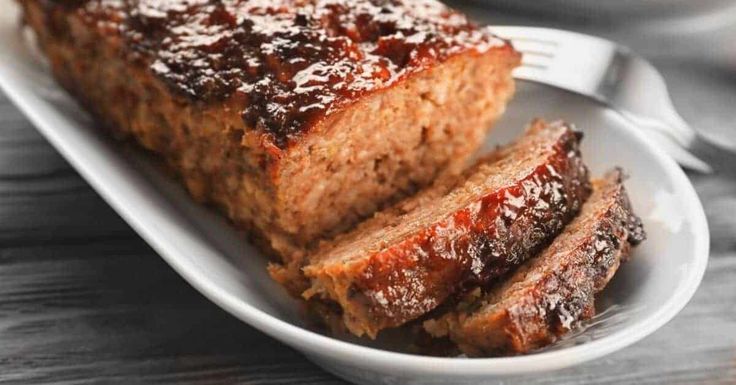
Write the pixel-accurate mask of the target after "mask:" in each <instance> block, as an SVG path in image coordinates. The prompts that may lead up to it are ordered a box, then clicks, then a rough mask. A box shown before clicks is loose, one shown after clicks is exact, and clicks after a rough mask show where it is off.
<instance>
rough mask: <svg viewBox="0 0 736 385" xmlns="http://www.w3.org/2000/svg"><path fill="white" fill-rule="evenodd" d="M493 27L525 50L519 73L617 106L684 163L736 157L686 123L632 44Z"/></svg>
mask: <svg viewBox="0 0 736 385" xmlns="http://www.w3.org/2000/svg"><path fill="white" fill-rule="evenodd" d="M493 32H494V33H496V34H497V35H498V36H500V37H502V38H505V39H508V40H511V42H512V43H513V45H514V47H515V48H516V49H517V50H518V51H520V52H521V53H522V54H523V59H522V65H521V66H520V67H519V68H517V69H516V71H515V72H514V77H515V78H517V79H521V80H527V81H532V82H536V83H543V84H548V85H551V86H555V87H558V88H562V89H565V90H568V91H571V92H574V93H577V94H581V95H585V96H588V97H591V98H594V99H595V100H597V101H599V102H600V103H603V104H605V105H608V106H609V107H611V108H613V109H615V110H618V111H619V112H620V113H621V114H622V115H624V116H625V117H627V118H629V119H630V120H631V121H633V122H634V123H635V124H636V125H637V126H639V127H642V128H644V129H646V131H647V134H648V136H650V137H651V138H652V139H653V140H655V141H656V142H657V144H659V145H660V146H661V147H662V148H663V149H664V150H665V151H666V152H667V153H669V154H670V155H671V156H672V157H673V158H674V159H675V160H676V161H677V162H678V163H680V165H682V166H684V167H687V168H690V169H694V170H699V171H701V172H706V173H710V172H712V171H713V167H712V166H714V165H715V164H716V163H718V164H721V163H724V162H723V161H722V159H724V158H729V159H732V160H734V161H736V153H735V152H733V149H726V148H725V147H721V146H719V145H717V144H716V143H714V142H712V141H711V140H709V139H708V138H706V137H704V136H703V135H701V134H700V133H699V132H698V131H696V130H694V129H693V128H692V127H690V126H689V125H688V124H687V122H685V120H684V119H683V118H682V117H681V116H680V115H679V114H678V113H677V111H676V110H675V107H674V106H673V104H672V100H671V99H670V96H669V93H668V91H667V86H666V84H665V82H664V79H663V78H662V75H660V74H659V72H658V71H657V70H656V69H655V68H654V66H652V65H651V64H650V63H649V62H647V61H646V60H644V59H643V58H641V57H639V56H637V55H636V54H634V53H632V52H631V51H630V50H629V49H627V48H625V47H623V46H620V45H618V44H616V43H613V42H611V41H608V40H605V39H601V38H597V37H593V36H589V35H584V34H580V33H575V32H569V31H562V30H557V29H549V28H536V27H494V28H493ZM704 159H705V160H704ZM716 160H718V161H716ZM733 164H736V163H733Z"/></svg>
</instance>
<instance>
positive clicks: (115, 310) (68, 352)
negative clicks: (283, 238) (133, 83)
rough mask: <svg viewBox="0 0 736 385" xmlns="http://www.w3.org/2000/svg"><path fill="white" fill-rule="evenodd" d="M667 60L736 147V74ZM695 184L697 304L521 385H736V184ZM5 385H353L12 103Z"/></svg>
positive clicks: (3, 226) (0, 129)
mask: <svg viewBox="0 0 736 385" xmlns="http://www.w3.org/2000/svg"><path fill="white" fill-rule="evenodd" d="M656 59H657V60H656V63H657V65H658V66H659V67H660V69H662V70H663V71H664V72H665V76H666V77H667V79H668V81H669V83H670V86H671V88H672V91H673V94H674V96H675V99H676V100H675V101H676V104H677V105H678V108H679V109H680V110H681V112H682V113H683V114H684V115H685V117H686V118H687V119H688V120H690V121H691V122H692V123H693V124H694V125H696V126H698V127H700V128H702V129H704V130H709V132H712V133H714V134H715V135H722V136H724V137H726V138H734V137H736V127H734V125H733V122H734V121H736V119H734V118H736V72H735V71H734V70H732V69H729V68H723V67H718V66H716V65H711V64H709V63H703V62H699V61H698V60H697V59H693V60H683V59H680V58H678V60H677V61H674V60H668V59H667V58H666V57H657V58H656ZM734 167H736V165H734ZM691 178H692V180H693V182H694V183H695V185H696V188H697V190H698V193H699V194H700V196H701V199H702V200H703V203H704V205H705V207H706V211H707V215H708V220H709V224H710V226H711V232H712V255H711V260H710V263H709V266H708V270H707V273H706V275H705V278H704V281H703V284H702V285H701V287H700V289H699V290H698V292H697V294H696V295H695V298H694V299H693V300H692V301H691V302H690V303H689V305H688V306H687V307H686V308H685V309H684V310H683V311H682V313H680V314H679V315H678V316H677V317H676V318H675V319H674V320H673V321H672V322H670V323H669V324H668V325H666V326H665V327H663V328H662V329H660V330H659V331H658V332H656V333H655V334H653V335H652V336H650V337H648V338H646V339H645V340H643V341H641V342H639V343H637V344H635V345H633V346H631V347H629V348H627V349H624V350H622V351H620V352H618V353H616V354H613V355H611V356H608V357H605V358H603V359H599V360H596V361H593V362H591V363H589V364H586V365H582V366H578V367H574V368H570V369H566V370H562V371H559V372H555V373H552V374H549V375H543V376H530V377H526V378H522V379H520V380H519V383H528V384H562V383H565V384H683V385H685V384H688V385H690V384H704V385H705V384H707V385H711V384H736V180H733V179H730V178H726V177H721V176H718V175H714V176H703V175H691ZM0 383H7V384H36V383H39V384H40V383H54V384H72V383H74V384H82V383H102V384H117V383H119V384H137V383H184V384H230V383H241V384H342V383H343V381H341V380H339V379H337V378H335V377H333V376H331V375H329V374H327V373H325V372H323V371H322V370H320V369H319V368H317V367H316V366H315V365H313V364H311V363H310V362H309V361H307V360H306V359H305V358H304V357H302V356H301V355H299V354H298V353H296V352H295V351H293V350H292V349H290V348H288V347H285V346H283V345H281V344H280V343H278V342H276V341H275V340H273V339H271V338H269V337H267V336H265V335H263V334H261V333H260V332H258V331H256V330H254V329H253V328H251V327H249V326H247V325H246V324H244V323H242V322H240V321H238V320H237V319H235V318H234V317H232V316H230V315H228V314H226V313H225V312H224V311H222V310H220V309H219V308H218V307H216V306H215V305H214V304H212V303H210V302H209V301H207V300H206V299H205V298H204V297H202V296H201V295H200V294H199V293H197V292H196V291H195V290H194V289H192V288H191V287H190V286H189V285H188V284H187V283H185V282H184V281H183V280H182V279H181V278H180V277H179V276H178V275H176V273H174V272H173V270H171V269H170V268H169V267H168V266H167V265H166V264H165V263H164V262H163V260H162V259H161V258H159V257H158V256H157V255H156V253H155V252H153V251H152V250H151V249H150V248H149V247H148V246H147V245H146V244H145V243H144V242H143V241H142V240H141V239H140V238H139V237H138V236H137V235H136V234H135V233H134V232H133V231H132V230H131V229H130V228H129V227H128V226H127V225H126V224H125V223H124V222H123V221H122V220H121V219H120V218H119V217H118V216H117V214H115V213H114V212H113V211H112V210H111V209H110V208H109V207H108V206H107V205H106V204H105V203H104V202H103V201H102V200H101V199H100V197H99V196H98V195H97V194H96V193H95V192H94V191H93V190H92V189H91V188H90V187H89V186H88V185H87V184H86V183H85V182H84V181H83V180H82V179H81V178H80V177H79V176H78V175H77V173H76V172H75V171H74V170H73V169H72V168H71V167H70V166H69V165H68V164H67V163H66V162H65V161H64V160H63V159H62V158H61V157H60V156H59V154H58V153H57V152H56V151H55V150H54V149H52V148H51V146H50V145H49V144H48V143H47V142H46V141H45V140H44V139H43V138H42V137H41V136H40V135H39V134H38V133H37V132H36V131H35V129H34V128H33V127H32V126H31V124H30V123H29V122H28V121H27V120H26V119H25V118H24V117H23V115H22V114H21V113H20V112H19V111H18V110H17V109H16V108H15V107H14V106H12V105H11V104H10V102H9V101H8V100H7V98H5V96H3V95H1V94H0Z"/></svg>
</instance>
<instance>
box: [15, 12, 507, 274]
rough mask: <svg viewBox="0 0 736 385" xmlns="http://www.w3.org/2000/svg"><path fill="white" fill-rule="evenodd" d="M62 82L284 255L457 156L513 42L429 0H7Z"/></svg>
mask: <svg viewBox="0 0 736 385" xmlns="http://www.w3.org/2000/svg"><path fill="white" fill-rule="evenodd" d="M19 2H20V4H21V5H22V6H23V8H24V11H25V12H24V14H25V21H26V23H27V24H28V25H29V26H30V27H31V28H32V29H33V30H34V31H35V32H36V34H37V35H38V38H39V39H38V40H39V43H40V46H41V48H42V49H43V51H44V52H45V54H46V56H47V57H48V59H49V62H50V64H51V69H52V71H53V73H54V75H55V76H56V78H57V79H58V80H59V82H60V83H61V84H62V85H63V86H64V87H66V88H67V89H68V90H69V91H70V92H71V93H73V94H74V95H75V96H76V97H77V98H78V99H79V100H80V101H81V102H82V103H83V104H84V105H85V106H86V107H87V108H88V109H89V110H90V111H91V112H93V113H94V114H95V115H96V116H97V117H98V120H99V121H100V122H102V123H103V124H104V125H105V126H107V127H109V128H111V129H112V131H113V132H115V133H116V134H117V135H118V136H122V137H129V138H132V139H134V140H135V141H137V142H139V143H140V144H141V145H142V146H143V147H145V148H147V149H149V150H152V151H153V152H155V153H157V154H160V155H161V157H162V158H163V159H165V160H166V162H167V163H168V164H169V165H170V166H171V168H172V169H173V170H175V171H176V172H177V173H178V175H179V176H180V177H181V179H182V180H183V181H184V183H185V184H186V187H187V188H188V190H189V191H190V192H191V193H192V195H193V196H194V197H196V198H197V199H199V200H202V201H205V202H210V203H213V204H215V205H217V206H219V207H220V208H221V209H222V211H223V212H224V213H226V214H227V215H228V216H229V217H230V218H231V219H232V220H233V221H234V222H235V223H236V224H238V225H239V226H240V227H241V228H243V229H246V230H248V232H249V233H250V234H252V235H254V238H255V239H256V240H258V241H259V243H260V245H262V246H263V247H264V248H265V249H266V250H268V251H270V252H274V253H275V254H277V255H279V256H280V257H281V260H282V261H283V262H285V263H289V262H292V261H294V260H299V259H300V258H301V257H302V256H303V253H302V251H303V250H304V248H306V247H308V246H310V245H312V244H314V243H315V242H316V240H318V239H321V238H323V237H330V236H332V235H334V234H336V233H339V232H341V231H344V230H346V229H348V228H350V227H351V226H353V225H354V224H355V223H357V222H358V221H360V220H361V219H363V218H365V217H367V216H370V215H371V214H372V213H373V212H375V211H376V210H377V209H380V208H382V207H385V206H386V205H388V204H390V203H392V202H395V201H396V200H398V199H399V198H401V197H403V196H406V195H408V194H411V193H413V192H414V191H416V190H417V189H419V188H421V187H423V186H426V185H427V184H429V183H430V182H431V181H433V180H434V179H435V178H436V177H437V176H438V175H440V174H442V173H452V172H456V171H458V170H460V169H462V168H463V167H464V165H465V162H466V160H467V159H468V158H469V156H470V155H471V154H472V153H473V151H474V150H475V149H476V148H478V147H479V146H480V144H481V143H482V141H483V138H484V137H485V134H486V133H487V132H488V130H489V128H490V127H491V125H492V123H493V121H494V120H496V118H497V117H498V116H499V115H500V114H501V113H502V112H503V110H504V108H505V105H506V102H507V101H508V99H509V98H510V96H511V95H512V93H513V90H514V85H513V80H512V78H511V70H512V69H513V68H514V67H515V66H517V65H518V63H519V58H520V57H519V55H518V54H517V53H516V52H515V51H514V50H513V48H512V47H511V46H510V45H509V44H508V43H506V42H504V41H502V40H500V39H498V38H496V37H494V36H493V35H492V34H490V33H489V32H488V30H487V29H485V28H479V27H477V26H475V25H473V24H472V23H470V22H468V21H467V20H466V18H465V17H464V16H462V15H461V14H459V13H457V12H455V11H453V10H451V9H449V8H447V7H445V6H443V5H442V4H440V3H438V2H436V1H433V0H422V1H415V0H412V1H408V0H405V1H401V0H357V1H351V2H350V4H349V6H348V4H347V2H344V1H335V0H277V1H261V0H250V1H244V0H227V1H214V0H170V1H158V0H19Z"/></svg>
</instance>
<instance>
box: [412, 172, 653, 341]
mask: <svg viewBox="0 0 736 385" xmlns="http://www.w3.org/2000/svg"><path fill="white" fill-rule="evenodd" d="M644 238H645V234H644V231H643V228H642V225H641V221H640V220H639V218H638V217H636V215H634V214H633V213H632V211H631V206H630V203H629V199H628V197H627V195H626V190H625V188H624V186H623V183H622V175H621V172H620V170H615V171H612V172H610V173H608V174H607V176H606V177H605V179H603V180H598V181H596V182H594V192H593V195H592V196H591V198H590V200H589V201H588V202H587V203H586V204H585V205H584V206H583V209H582V211H581V214H580V216H579V217H578V218H576V219H575V220H574V221H573V222H572V223H570V225H568V227H567V228H566V230H565V231H564V232H563V233H562V234H561V235H560V236H559V237H558V238H557V239H556V240H555V241H554V242H553V243H552V244H551V245H550V246H549V247H548V248H547V249H546V250H545V251H544V252H542V254H541V255H540V256H538V257H536V258H535V259H533V260H531V261H529V262H528V263H527V264H526V265H524V266H522V267H521V268H520V270H519V271H517V272H516V273H514V275H513V276H511V277H510V278H509V279H508V281H506V282H504V283H503V285H502V286H501V287H499V288H497V289H495V290H493V291H491V292H489V293H487V294H486V295H485V296H483V297H482V298H481V299H478V300H476V301H475V303H474V304H473V305H467V304H466V305H465V306H467V309H470V310H458V311H456V312H450V313H449V314H446V315H445V316H443V317H441V318H440V319H439V320H434V321H428V322H425V328H426V329H427V330H429V331H430V332H431V333H432V334H434V335H436V336H439V335H445V334H447V333H449V336H450V338H451V339H452V340H453V341H454V342H456V343H457V344H458V345H459V347H460V348H461V349H462V350H463V351H464V352H465V353H467V354H469V355H502V354H513V353H526V352H529V351H531V350H534V349H537V348H540V347H543V346H545V345H548V344H550V343H552V342H554V341H555V340H556V339H557V338H558V337H559V336H561V335H564V334H565V333H567V332H569V331H570V330H571V329H572V328H573V327H574V326H575V325H577V324H578V323H579V322H580V321H582V320H586V319H590V318H591V317H592V316H593V315H594V314H595V307H594V295H595V294H596V293H598V292H599V291H601V290H602V289H603V288H604V287H605V286H606V284H607V283H608V282H609V280H610V279H611V278H612V277H613V275H614V273H615V272H616V270H617V269H618V267H619V265H620V263H621V262H622V261H625V260H626V259H627V258H628V256H629V251H630V249H631V246H632V245H636V244H638V243H639V242H641V241H642V240H643V239H644Z"/></svg>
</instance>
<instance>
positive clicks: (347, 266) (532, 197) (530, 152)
mask: <svg viewBox="0 0 736 385" xmlns="http://www.w3.org/2000/svg"><path fill="white" fill-rule="evenodd" d="M580 135H581V134H580V133H578V132H576V131H574V130H573V129H572V128H571V127H570V126H568V125H567V124H565V123H563V122H556V123H552V124H547V123H545V122H543V121H535V122H534V123H532V124H531V126H530V127H529V128H528V130H527V132H526V133H525V134H524V135H523V136H522V137H521V138H520V139H518V140H517V141H516V142H515V143H513V144H511V145H509V146H507V147H505V148H502V149H500V150H498V151H497V152H496V153H494V154H492V155H491V156H489V157H487V158H485V159H482V160H480V161H479V162H478V163H477V164H476V165H475V166H473V167H471V168H470V169H469V170H468V171H466V172H465V173H464V174H463V175H461V176H458V177H456V178H448V179H446V180H444V181H442V182H440V183H438V184H437V185H435V186H433V187H431V188H429V189H427V190H425V191H423V192H422V193H420V194H418V195H417V196H415V197H412V198H409V199H408V200H406V201H403V202H401V203H399V204H397V205H396V206H395V207H392V208H390V209H387V210H386V211H384V212H381V213H379V214H378V215H376V216H375V217H374V218H372V219H370V220H368V221H366V222H363V223H362V224H361V225H359V226H358V227H357V228H356V229H354V230H353V231H351V232H349V233H347V234H344V235H342V236H339V237H338V238H337V239H336V240H334V241H332V242H325V243H323V245H322V246H321V247H320V248H319V249H318V250H317V251H316V252H315V253H314V254H311V255H309V256H308V260H309V264H308V265H306V266H305V267H304V268H303V269H302V270H303V272H304V274H305V275H306V277H307V279H309V280H310V285H311V287H310V288H309V289H308V290H307V291H306V292H305V293H304V296H305V297H307V298H321V299H322V300H323V301H328V302H333V303H336V304H338V305H339V307H340V308H341V312H342V319H343V322H344V324H345V326H347V329H348V330H349V331H350V332H352V333H354V334H356V335H363V334H366V335H368V336H370V337H375V336H376V334H377V333H378V332H379V331H380V330H381V329H384V328H389V327H395V326H399V325H402V324H404V323H405V322H407V321H410V320H413V319H416V318H417V317H420V316H422V315H423V314H425V313H426V312H428V311H430V310H432V309H433V308H435V307H437V306H438V305H439V304H441V303H442V302H443V301H445V300H447V299H448V298H450V297H451V296H452V295H454V294H458V293H462V292H463V291H466V290H468V289H470V288H473V287H475V286H478V285H485V284H486V283H488V282H490V281H492V280H493V279H495V278H497V277H499V276H501V275H503V274H504V273H506V272H507V271H509V270H510V269H512V268H513V267H515V266H517V265H518V264H520V263H522V262H523V261H524V260H526V259H527V258H528V257H530V256H532V255H534V254H536V252H537V251H538V250H539V249H540V248H541V247H543V246H545V245H546V244H547V243H548V242H549V241H551V240H552V239H553V238H554V236H555V235H557V234H558V232H559V231H561V230H562V228H563V227H564V225H565V224H566V223H567V222H569V221H570V220H572V218H573V217H574V216H575V214H576V213H577V212H578V210H579V208H580V206H581V205H582V202H583V201H584V200H585V199H586V198H587V197H588V195H589V193H590V184H589V182H588V171H587V169H586V167H585V165H584V164H583V162H582V160H581V157H580V151H579V150H578V143H579V140H580Z"/></svg>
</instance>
